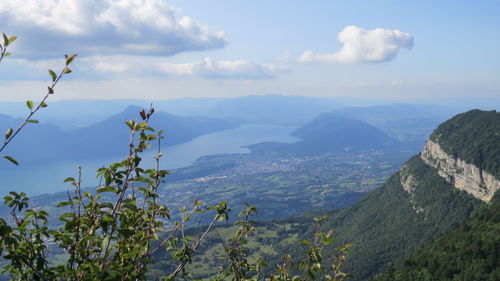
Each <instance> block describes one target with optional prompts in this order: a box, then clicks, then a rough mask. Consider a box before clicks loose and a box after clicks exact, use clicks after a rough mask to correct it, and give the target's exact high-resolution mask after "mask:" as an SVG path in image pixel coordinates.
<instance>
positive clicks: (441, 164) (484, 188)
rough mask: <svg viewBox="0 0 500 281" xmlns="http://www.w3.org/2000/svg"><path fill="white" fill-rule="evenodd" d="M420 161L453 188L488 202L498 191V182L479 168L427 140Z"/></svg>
mask: <svg viewBox="0 0 500 281" xmlns="http://www.w3.org/2000/svg"><path fill="white" fill-rule="evenodd" d="M421 158H422V160H423V161H424V162H425V163H426V164H427V165H430V166H432V167H434V168H436V169H437V171H438V174H439V176H441V177H442V178H444V179H445V180H446V181H448V182H449V183H451V184H453V185H454V186H455V188H458V189H460V190H463V191H465V192H467V193H469V194H470V195H472V196H474V197H476V198H478V199H480V200H482V201H485V202H490V200H491V198H492V197H493V195H494V194H495V192H496V191H497V190H499V189H500V180H498V179H497V178H496V177H495V176H493V175H492V174H490V173H488V172H486V171H484V170H483V169H481V168H480V167H477V166H475V165H473V164H470V163H467V162H466V161H464V160H462V159H460V158H458V157H454V156H452V155H449V154H447V153H446V152H445V151H444V150H443V149H442V148H441V146H440V145H439V143H436V142H434V141H432V140H428V141H427V142H426V144H425V146H424V150H423V151H422V153H421Z"/></svg>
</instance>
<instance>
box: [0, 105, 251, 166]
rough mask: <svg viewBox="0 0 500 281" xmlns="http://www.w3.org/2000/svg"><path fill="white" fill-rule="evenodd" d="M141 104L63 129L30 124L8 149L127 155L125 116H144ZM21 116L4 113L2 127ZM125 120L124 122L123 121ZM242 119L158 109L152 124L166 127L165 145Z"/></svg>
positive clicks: (64, 155)
mask: <svg viewBox="0 0 500 281" xmlns="http://www.w3.org/2000/svg"><path fill="white" fill-rule="evenodd" d="M140 110H141V108H140V107H137V106H128V107H127V108H126V109H125V110H124V111H122V112H121V113H118V114H115V115H112V116H110V117H108V118H106V119H104V120H103V121H100V122H98V123H94V124H92V125H89V126H86V127H83V128H78V129H73V130H69V131H63V130H62V129H60V128H59V127H57V126H56V125H53V124H44V123H41V124H28V125H27V126H26V127H25V128H24V129H23V130H22V131H21V133H20V134H19V136H18V137H16V140H15V142H13V143H12V144H11V145H10V146H9V147H8V148H7V150H6V154H9V155H13V156H15V158H16V159H18V160H19V161H28V162H30V163H33V162H37V161H44V162H45V161H52V160H64V159H75V158H76V159H80V158H82V157H85V158H86V159H89V158H92V157H102V156H116V155H119V156H120V155H126V153H127V151H128V142H129V140H130V132H129V129H128V127H127V126H126V125H125V124H124V121H125V120H137V119H139V120H140V116H139V111H140ZM21 122H22V120H21V119H19V118H12V117H9V116H7V115H0V127H2V128H9V127H10V128H14V129H15V128H16V127H17V126H18V125H19V124H20V123H21ZM120 124H121V125H120ZM241 124H242V122H240V121H227V120H221V119H216V118H208V117H180V116H175V115H171V114H167V113H164V112H156V113H155V115H154V118H152V120H151V125H152V126H154V128H156V129H157V130H164V131H165V133H164V136H165V139H164V141H163V143H162V144H163V145H165V146H169V145H175V144H179V143H182V142H186V141H189V140H191V139H193V138H195V137H198V136H201V135H204V134H208V133H211V132H216V131H220V130H227V129H232V128H236V127H238V126H240V125H241Z"/></svg>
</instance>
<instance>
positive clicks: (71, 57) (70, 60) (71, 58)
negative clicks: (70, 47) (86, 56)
mask: <svg viewBox="0 0 500 281" xmlns="http://www.w3.org/2000/svg"><path fill="white" fill-rule="evenodd" d="M77 55H78V54H73V55H71V56H69V57H68V56H67V57H66V65H69V64H70V63H72V62H73V60H74V59H75V57H76V56H77Z"/></svg>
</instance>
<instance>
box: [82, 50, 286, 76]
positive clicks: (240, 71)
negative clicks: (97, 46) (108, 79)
mask: <svg viewBox="0 0 500 281" xmlns="http://www.w3.org/2000/svg"><path fill="white" fill-rule="evenodd" d="M81 63H82V68H84V69H86V70H95V71H97V72H99V73H102V74H113V73H115V74H116V73H123V74H124V75H135V74H137V73H140V74H149V75H165V74H166V75H168V76H196V77H201V78H206V79H270V78H274V77H275V76H276V75H277V74H279V73H283V72H286V71H287V69H285V68H283V67H280V66H276V65H272V64H258V63H253V62H249V61H245V60H226V61H216V60H214V59H212V58H205V59H203V60H201V61H198V62H190V63H168V62H162V61H161V59H154V58H152V59H143V58H138V57H129V56H127V57H93V58H86V59H83V60H81Z"/></svg>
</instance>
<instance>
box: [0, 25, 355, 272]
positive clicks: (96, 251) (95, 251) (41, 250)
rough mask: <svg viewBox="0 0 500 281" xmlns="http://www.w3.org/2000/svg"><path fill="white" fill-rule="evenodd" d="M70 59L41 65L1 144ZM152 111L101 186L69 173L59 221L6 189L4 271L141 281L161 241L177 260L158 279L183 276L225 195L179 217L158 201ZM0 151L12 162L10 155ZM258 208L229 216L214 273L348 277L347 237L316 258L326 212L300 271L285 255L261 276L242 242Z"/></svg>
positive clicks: (142, 117)
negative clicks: (192, 228) (36, 91)
mask: <svg viewBox="0 0 500 281" xmlns="http://www.w3.org/2000/svg"><path fill="white" fill-rule="evenodd" d="M3 37H4V44H3V45H0V51H1V57H0V62H1V60H2V59H3V58H4V57H5V56H7V55H9V53H7V52H6V51H7V48H8V47H9V46H10V44H11V43H12V42H13V41H14V40H15V39H16V37H8V36H6V35H5V34H4V36H3ZM75 58H76V54H74V55H71V56H67V55H66V56H65V66H64V68H63V70H62V71H61V72H60V73H59V75H57V74H56V73H55V72H54V71H52V70H49V74H50V76H51V83H50V85H49V86H48V91H47V94H46V95H45V96H44V98H43V99H42V100H41V101H40V102H39V103H38V105H37V106H35V103H33V102H32V101H27V103H26V104H27V107H28V109H29V110H30V113H29V114H28V116H27V117H26V119H25V120H24V122H22V123H21V124H20V126H19V127H18V128H17V129H16V130H13V129H12V128H9V129H8V130H7V133H6V135H5V141H4V144H3V146H2V147H0V152H3V150H4V148H5V147H7V145H8V144H9V143H10V142H11V141H12V140H13V139H14V138H15V137H16V135H17V134H18V133H19V132H20V131H21V130H22V129H23V128H24V127H25V126H26V125H27V124H28V123H38V121H37V120H35V119H32V117H33V115H35V114H36V113H37V112H38V111H39V110H40V109H41V108H44V107H46V106H47V104H46V100H47V99H48V97H49V96H50V95H52V94H54V88H55V86H56V85H57V84H58V82H59V81H60V79H61V78H62V77H63V76H64V75H66V74H69V73H71V69H70V68H69V65H70V64H71V63H72V62H73V61H74V59H75ZM153 114H154V108H153V107H152V106H151V107H150V108H149V109H148V110H147V111H146V110H144V109H143V110H141V111H140V112H139V118H138V120H128V121H125V124H126V125H127V126H128V128H129V130H130V142H129V144H128V147H129V152H128V155H127V156H126V157H125V158H124V159H123V160H122V161H120V162H116V163H112V164H111V165H109V166H107V167H103V168H100V169H98V170H97V177H98V178H101V184H100V185H99V187H97V188H96V189H95V190H94V191H87V190H82V186H81V184H82V180H81V178H82V175H81V169H79V170H78V171H77V176H76V177H68V178H66V179H65V182H68V184H71V185H72V186H73V191H72V192H69V191H68V196H67V200H66V201H63V202H59V203H58V204H57V207H58V208H62V209H63V210H64V212H63V214H62V215H61V216H59V218H58V219H59V227H56V228H51V227H49V226H48V224H47V222H48V219H49V214H48V213H47V212H46V211H45V210H42V209H39V208H32V207H30V205H29V202H30V201H29V198H28V197H27V196H26V194H25V193H22V192H21V193H16V192H13V191H12V192H10V195H8V196H5V198H4V199H5V204H6V205H7V206H8V207H9V208H10V215H11V218H10V219H0V254H2V255H3V258H4V259H5V260H6V261H7V264H6V265H5V266H4V267H3V269H2V271H3V272H4V273H7V274H9V275H10V277H11V278H12V279H13V280H75V281H76V280H145V279H146V273H147V269H148V265H149V264H151V263H152V262H153V260H152V256H153V255H154V253H155V252H157V251H158V250H160V249H162V250H165V249H166V250H167V251H170V252H171V253H172V258H173V259H174V260H175V261H177V262H178V266H177V267H176V269H175V270H174V271H173V272H171V273H170V274H166V276H165V278H164V279H167V280H172V279H175V278H176V277H177V276H179V274H186V272H185V266H186V264H188V263H190V262H191V260H192V257H193V255H194V254H195V253H196V251H197V250H198V249H199V247H200V245H201V243H202V241H203V240H204V239H205V237H206V235H207V233H208V232H209V231H210V230H212V229H213V228H214V227H215V224H216V223H217V222H220V221H224V220H227V219H228V214H229V211H230V209H229V207H228V205H227V203H226V202H225V201H222V202H220V203H219V204H217V205H214V206H205V205H204V204H203V203H202V202H200V201H197V200H194V201H193V205H192V206H191V207H190V208H185V207H184V208H181V209H180V218H179V219H178V220H177V221H172V219H171V216H172V212H171V210H169V208H168V207H167V206H166V205H162V204H159V203H158V197H159V194H158V188H159V187H160V185H161V184H162V183H163V182H164V180H165V178H166V177H167V175H168V172H167V171H166V170H162V169H161V168H160V159H161V157H162V156H163V155H162V153H161V150H160V149H161V141H162V139H163V132H162V131H158V132H157V131H155V129H153V128H151V127H150V126H149V124H148V123H149V120H150V118H151V117H152V116H153ZM153 142H156V143H157V147H158V151H157V154H156V155H155V159H156V165H155V167H153V168H145V167H143V164H142V158H141V155H142V153H143V152H144V151H145V150H146V149H149V148H150V147H151V146H152V143H153ZM4 157H5V158H6V159H8V160H9V161H11V162H12V163H14V164H16V165H18V163H17V161H16V160H15V159H14V158H13V157H11V156H4ZM256 211H257V210H256V209H255V207H253V206H250V205H248V208H247V209H246V210H245V211H243V212H242V213H241V216H242V217H243V220H241V221H238V222H236V224H237V225H238V226H239V229H238V231H237V232H236V234H235V236H234V237H233V238H231V239H229V240H228V242H227V246H226V247H225V250H226V253H227V259H226V262H225V263H224V264H222V265H221V266H220V270H219V274H218V275H217V276H215V277H214V279H216V280H222V279H224V278H228V277H229V278H232V279H233V280H246V279H254V280H263V279H266V278H267V279H271V280H292V279H293V280H308V279H312V280H314V279H324V280H343V279H344V278H345V277H346V276H347V275H346V274H344V273H343V272H342V271H341V270H340V266H341V264H342V263H343V261H344V259H345V255H346V253H347V248H348V246H349V245H344V246H342V247H341V248H339V249H338V253H339V254H338V255H337V259H336V260H335V262H334V264H333V265H332V266H331V268H330V269H325V265H324V264H323V262H322V256H321V253H322V251H323V248H324V246H326V245H329V244H331V243H332V242H333V238H332V232H331V231H329V232H327V233H324V232H323V231H322V230H321V225H322V222H323V220H324V219H325V218H321V219H318V220H317V221H316V222H317V225H318V228H317V231H316V234H315V237H314V241H313V242H309V241H306V240H304V241H303V244H304V245H306V246H307V247H308V249H307V252H306V257H305V258H304V259H303V260H302V262H301V263H300V266H299V270H300V272H301V275H297V276H291V274H290V264H289V260H290V259H289V256H285V259H284V262H283V264H281V265H280V266H279V267H278V268H277V269H276V273H275V274H271V275H270V276H267V277H265V276H262V272H263V271H262V269H263V267H264V266H265V262H264V261H263V260H262V259H259V260H258V261H257V262H256V263H255V264H251V263H250V262H249V261H248V260H247V258H246V255H247V253H246V250H245V247H244V246H245V244H246V243H247V241H248V239H249V238H250V237H251V233H252V232H253V230H254V229H255V228H254V226H253V222H252V221H250V220H249V218H250V216H252V215H253V214H255V213H256ZM206 214H211V219H210V221H209V223H208V225H207V226H205V227H204V230H203V231H201V232H200V233H199V235H197V236H196V237H191V236H187V235H185V233H184V229H185V228H186V227H187V226H188V222H189V221H190V220H192V218H193V217H194V216H196V215H206ZM55 252H61V253H64V254H65V255H66V259H65V260H64V261H63V262H59V263H53V262H52V260H51V257H52V255H53V254H54V253H55Z"/></svg>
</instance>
